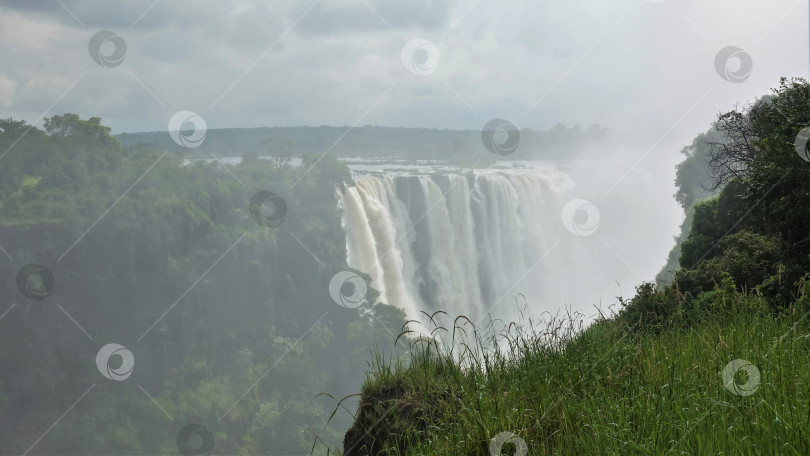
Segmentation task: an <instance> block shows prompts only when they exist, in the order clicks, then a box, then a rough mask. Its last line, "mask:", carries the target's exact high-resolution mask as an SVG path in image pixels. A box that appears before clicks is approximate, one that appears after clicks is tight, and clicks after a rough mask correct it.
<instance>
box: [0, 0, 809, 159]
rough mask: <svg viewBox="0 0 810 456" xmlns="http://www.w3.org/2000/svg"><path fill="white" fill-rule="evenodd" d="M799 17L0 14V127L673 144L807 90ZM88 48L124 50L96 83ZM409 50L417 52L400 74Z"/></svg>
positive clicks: (164, 7) (762, 12)
mask: <svg viewBox="0 0 810 456" xmlns="http://www.w3.org/2000/svg"><path fill="white" fill-rule="evenodd" d="M805 3H806V2H802V1H801V0H768V1H767V2H765V1H761V0H755V1H754V0H745V1H740V0H724V1H720V0H711V1H707V0H680V1H679V0H664V1H647V0H609V1H598V0H566V1H561V0H556V1H512V0H499V1H497V2H496V1H492V0H453V1H439V0H408V1H404V0H396V1H393V0H322V1H315V2H310V1H305V0H295V1H251V0H242V1H213V0H210V1H208V0H196V1H177V0H158V1H154V0H145V1H134V0H124V1H106V2H105V1H93V0H61V1H60V0H53V1H51V0H18V1H0V62H2V64H0V116H2V117H14V118H19V119H25V120H27V121H29V122H36V121H37V120H38V119H40V118H41V117H42V115H43V114H44V115H45V116H49V115H53V114H58V113H64V112H76V113H78V114H80V115H81V116H83V117H88V116H99V117H102V119H103V121H104V122H105V123H106V124H107V125H110V126H111V127H112V128H113V131H114V132H115V133H120V132H133V131H143V130H165V129H166V126H167V124H168V120H169V118H170V117H171V116H172V114H174V113H175V112H177V111H180V110H190V111H194V112H196V113H198V114H200V115H201V116H202V117H203V118H204V119H205V120H206V122H207V124H208V127H209V128H221V127H245V126H247V127H254V126H272V125H284V126H293V125H338V126H341V125H353V124H355V123H357V124H358V125H366V124H372V125H389V126H420V127H430V128H470V129H479V128H481V127H482V126H483V125H484V124H485V123H486V121H488V120H489V119H491V118H493V117H501V118H505V119H507V120H510V121H511V122H513V123H514V124H515V125H517V126H518V127H519V128H524V127H531V128H536V129H542V128H548V127H551V126H553V125H554V124H557V123H563V124H566V125H574V124H580V125H583V126H588V125H590V124H593V123H598V124H600V125H602V126H606V127H610V128H613V129H616V130H619V131H624V132H629V133H632V134H634V135H639V136H641V137H644V138H650V140H651V141H655V140H657V139H659V138H661V137H662V136H664V137H665V138H666V142H671V143H673V144H682V143H685V142H688V140H689V139H691V138H692V137H693V136H695V134H696V133H698V132H699V131H703V130H705V129H706V128H707V127H708V125H709V123H710V122H711V120H712V118H713V116H714V115H715V114H716V113H718V112H719V111H722V110H726V109H728V108H729V107H731V106H732V105H733V103H735V102H737V101H745V100H750V99H752V98H754V97H756V96H760V95H762V94H765V93H767V91H768V89H769V88H770V87H773V86H775V85H776V84H777V83H778V78H779V77H780V76H783V75H785V76H807V73H808V67H810V64H809V63H808V48H807V43H808V32H807V29H808V11H807V8H808V6H807V4H805ZM102 30H108V31H111V32H113V33H114V34H117V35H118V36H119V37H120V40H119V41H118V43H119V45H120V43H121V42H123V43H125V45H126V52H125V54H123V55H124V58H123V61H121V62H112V64H110V65H109V67H105V66H103V65H100V64H98V63H96V62H95V61H94V59H93V58H91V55H90V54H91V53H90V52H89V47H91V46H92V45H91V43H90V41H91V38H92V37H93V36H94V35H95V34H96V33H97V32H99V31H102ZM412 39H421V40H426V41H427V42H429V43H432V44H427V45H426V46H427V47H425V46H422V47H421V48H419V47H416V48H414V49H417V52H415V53H411V52H410V51H407V52H406V54H408V55H412V56H413V59H409V58H405V59H404V58H403V52H402V51H403V47H404V46H405V44H406V43H407V42H409V41H410V40H412ZM115 40H116V39H112V40H107V41H106V42H105V43H103V46H102V48H101V55H102V57H104V56H105V55H110V53H112V52H113V51H114V50H115ZM423 43H424V42H423ZM433 45H435V50H436V51H438V54H436V53H435V52H433V48H432V46H433ZM727 46H737V47H739V48H741V49H743V50H744V51H745V52H746V53H747V54H748V55H750V57H751V61H752V63H753V67H752V71H751V73H750V76H749V77H747V79H745V80H743V81H740V82H729V81H725V80H724V79H723V78H722V77H721V76H720V75H719V74H718V72H717V70H716V68H715V57H716V55H717V54H718V52H719V51H720V50H721V49H723V48H725V47H727ZM419 49H421V50H419ZM118 50H119V51H122V49H120V48H119V49H118ZM96 57H97V58H98V53H96ZM435 57H438V60H436V61H435V62H436V64H435V65H433V63H434V62H433V61H431V59H432V58H435ZM426 58H427V61H426V60H425V59H426ZM404 61H407V62H416V63H415V65H417V71H416V72H417V73H418V72H420V71H418V70H419V68H422V71H421V72H423V73H429V74H415V72H414V71H411V70H413V67H412V68H410V69H409V68H408V67H407V66H406V64H404V63H403V62H404ZM739 64H740V61H738V60H735V59H732V61H731V62H730V63H729V65H730V67H729V68H730V69H731V71H734V70H736V66H739ZM419 65H422V66H421V67H420V66H419ZM425 65H427V67H425ZM40 123H41V122H40Z"/></svg>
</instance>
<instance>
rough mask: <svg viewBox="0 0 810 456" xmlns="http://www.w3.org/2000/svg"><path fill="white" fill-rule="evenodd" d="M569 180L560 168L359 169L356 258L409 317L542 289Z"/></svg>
mask: <svg viewBox="0 0 810 456" xmlns="http://www.w3.org/2000/svg"><path fill="white" fill-rule="evenodd" d="M566 183H567V178H566V176H565V175H564V174H562V173H560V172H558V171H555V170H552V169H527V170H476V171H474V172H473V171H468V172H466V173H445V174H430V175H427V174H423V175H406V174H399V175H381V176H367V177H362V178H358V179H357V180H356V183H355V185H354V186H352V187H349V188H348V189H347V190H346V191H345V192H344V193H343V194H342V195H341V199H342V201H341V206H342V207H343V225H344V229H345V231H346V244H347V251H348V259H347V260H348V264H349V266H350V267H352V268H355V269H357V270H360V271H363V272H365V273H367V274H369V276H370V277H371V284H370V285H371V286H372V287H374V288H375V289H377V290H379V292H380V301H381V302H384V303H386V304H391V305H395V306H397V307H399V308H401V309H403V310H404V311H405V313H406V315H407V316H408V318H412V319H417V318H418V314H419V311H420V310H424V311H427V312H433V311H436V310H444V311H445V312H448V313H449V314H451V315H467V316H470V317H472V318H477V317H479V316H481V315H483V314H485V313H488V312H489V311H490V310H491V309H492V308H493V306H496V305H498V304H499V302H500V301H502V300H504V299H508V300H510V301H511V300H512V299H513V296H514V295H516V294H518V293H521V292H526V291H527V288H532V289H533V291H540V292H542V287H543V277H544V276H543V271H544V270H545V269H547V267H548V265H546V264H544V263H543V261H542V259H543V255H544V252H546V250H547V249H548V247H549V244H550V238H551V235H550V233H551V232H552V231H555V232H556V231H557V229H558V227H559V226H560V222H559V214H560V203H559V201H558V195H559V194H560V191H561V188H562V187H563V186H564V185H565V184H566Z"/></svg>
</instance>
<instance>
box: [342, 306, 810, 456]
mask: <svg viewBox="0 0 810 456" xmlns="http://www.w3.org/2000/svg"><path fill="white" fill-rule="evenodd" d="M719 313H720V312H714V314H711V315H708V314H707V316H706V317H704V318H702V319H701V321H699V322H696V323H692V324H691V325H689V326H685V325H683V326H679V327H677V328H675V327H671V328H669V329H659V330H651V331H646V332H632V331H629V330H628V329H626V327H625V326H624V325H622V324H620V323H619V320H618V319H617V318H612V319H602V320H600V321H598V322H596V323H595V324H593V325H591V326H590V327H588V328H587V329H586V330H584V331H582V330H580V326H579V325H581V324H582V322H581V320H579V321H577V320H576V319H575V318H571V317H568V318H566V319H565V320H555V321H553V322H551V323H550V324H549V325H548V326H546V325H540V324H538V323H537V322H531V321H530V322H528V323H526V324H524V325H521V326H518V325H512V326H511V327H510V328H509V331H502V332H500V333H499V334H498V336H497V337H493V336H492V335H491V334H490V336H489V337H487V336H485V335H484V334H485V333H487V328H485V329H478V328H475V327H473V326H471V324H470V323H469V322H468V321H467V320H466V319H457V320H456V322H455V323H454V322H449V324H448V325H446V327H449V329H444V327H442V328H441V330H437V331H436V333H437V334H440V335H442V337H443V339H444V344H436V345H431V347H429V349H428V350H427V351H425V350H414V351H412V352H411V359H410V361H409V362H408V363H400V362H392V361H385V360H384V359H382V358H381V357H378V358H377V360H376V361H375V362H374V363H373V366H372V367H373V369H372V373H371V374H370V376H369V379H368V380H367V382H366V383H365V385H364V386H363V390H362V393H363V395H362V397H361V401H360V408H359V410H358V413H357V416H356V422H355V427H354V428H353V430H354V431H355V432H356V433H359V435H365V440H363V443H362V444H358V445H357V446H356V447H355V448H354V449H353V450H352V451H349V452H347V453H346V456H348V455H351V454H385V455H426V456H429V455H442V456H448V455H465V456H466V455H490V454H491V453H490V450H489V444H490V441H491V439H493V438H494V437H495V436H496V435H498V434H499V433H502V432H512V433H514V434H516V435H517V436H518V437H520V438H521V439H523V440H524V441H525V442H526V445H527V447H528V454H530V455H539V454H555V455H605V454H622V455H626V454H644V455H647V454H673V455H676V454H677V455H680V454H724V455H736V454H788V455H790V454H796V455H807V454H810V335H808V331H809V330H810V324H808V323H807V321H806V319H802V318H801V317H802V314H801V312H796V311H793V312H792V313H791V312H788V313H787V314H783V315H773V314H770V313H768V312H766V311H763V310H758V309H753V308H752V309H747V310H745V311H741V310H740V309H735V310H733V311H732V310H729V311H725V312H722V315H719ZM437 326H441V325H438V324H437ZM454 328H455V330H454ZM491 328H492V325H490V326H489V329H491ZM465 332H466V337H465V336H464V333H465ZM490 332H491V331H490ZM447 339H450V341H449V342H448V341H447ZM403 340H404V338H401V339H400V341H399V343H402V341H403ZM495 340H498V341H500V346H501V347H502V348H501V349H491V348H490V349H487V348H486V347H492V346H493V345H492V344H493V341H495ZM440 347H442V348H440ZM451 349H452V353H451V352H450V351H451ZM734 359H744V360H747V361H748V362H750V363H751V364H753V365H754V366H756V367H757V368H758V369H759V371H760V373H761V380H760V382H759V384H758V387H757V389H756V390H755V391H754V392H753V394H751V395H749V396H742V395H738V394H735V393H733V392H731V391H730V390H729V389H727V388H726V385H725V383H724V381H723V377H722V372H723V370H724V368H725V366H726V365H727V364H728V363H729V362H731V361H732V360H734ZM734 380H735V382H736V383H737V384H744V383H745V382H746V381H747V374H746V373H745V372H743V371H740V372H738V373H737V375H736V376H735V377H734ZM363 444H365V445H366V446H367V448H366V449H361V447H362V445H363ZM368 447H372V448H370V449H371V451H368ZM514 450H515V449H514V447H513V444H512V443H507V444H506V445H505V446H504V447H503V454H513V453H514ZM338 453H340V452H338ZM494 454H497V453H494Z"/></svg>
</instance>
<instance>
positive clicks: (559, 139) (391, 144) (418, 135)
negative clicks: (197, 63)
mask: <svg viewBox="0 0 810 456" xmlns="http://www.w3.org/2000/svg"><path fill="white" fill-rule="evenodd" d="M348 128H349V127H327V126H321V127H262V128H222V129H211V130H208V132H207V134H206V137H205V141H204V142H203V143H202V145H200V147H198V148H196V149H186V148H183V147H181V146H179V145H177V144H175V142H174V141H172V139H171V137H170V136H169V135H167V134H166V132H165V131H153V132H143V133H121V134H119V135H115V136H116V137H117V138H118V139H119V140H120V141H121V143H122V145H123V146H124V147H125V148H127V147H131V146H140V147H153V148H157V149H162V150H168V151H170V152H177V153H182V154H183V156H186V157H188V158H211V154H215V155H216V156H217V157H241V156H243V155H245V154H251V155H253V154H257V155H274V156H284V155H293V156H301V155H307V154H312V153H323V152H324V151H326V150H328V149H330V148H332V150H331V151H332V152H334V153H335V154H336V155H338V156H343V157H377V156H382V155H384V156H388V157H391V156H394V157H400V158H406V159H415V160H416V159H441V160H455V159H459V158H464V157H468V156H469V154H470V152H471V151H478V150H480V151H485V149H484V146H483V144H482V142H481V132H480V131H479V130H437V129H429V128H398V127H378V126H363V127H356V128H353V129H351V130H350V131H348V133H347V132H346V131H347V130H348ZM344 134H345V137H344V138H343V139H340V138H341V136H343V135H344ZM616 136H617V135H616V134H615V133H613V132H611V131H609V130H607V129H604V128H601V127H600V126H598V125H592V126H590V127H588V128H582V127H580V126H578V125H576V126H574V127H566V126H563V125H559V124H558V125H556V126H554V127H552V128H551V129H549V130H544V131H540V130H532V129H529V128H524V129H522V130H520V146H519V147H518V148H517V150H516V151H515V152H514V154H512V155H510V156H509V158H510V159H515V160H553V161H567V160H571V159H574V158H577V157H578V156H582V155H583V152H586V151H588V150H590V149H591V148H593V147H596V146H597V145H600V144H604V142H606V141H610V140H612V139H615V138H616ZM339 139H340V141H338V140H339ZM335 143H337V144H335Z"/></svg>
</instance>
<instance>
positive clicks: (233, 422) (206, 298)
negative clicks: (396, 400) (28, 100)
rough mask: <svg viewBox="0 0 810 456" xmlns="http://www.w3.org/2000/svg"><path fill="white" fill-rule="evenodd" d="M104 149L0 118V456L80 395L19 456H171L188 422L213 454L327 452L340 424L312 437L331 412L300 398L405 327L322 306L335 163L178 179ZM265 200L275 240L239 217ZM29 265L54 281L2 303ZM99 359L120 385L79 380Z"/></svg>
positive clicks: (367, 313) (117, 147) (350, 369)
mask: <svg viewBox="0 0 810 456" xmlns="http://www.w3.org/2000/svg"><path fill="white" fill-rule="evenodd" d="M109 132H110V130H109V128H108V127H106V126H103V125H101V121H100V119H98V118H91V119H88V120H84V119H81V118H79V117H78V116H77V115H75V114H65V115H61V116H54V117H51V118H48V119H46V120H45V130H44V131H43V130H40V129H38V128H35V127H30V126H28V125H26V124H25V122H21V121H15V120H12V119H6V120H0V150H2V151H6V150H8V152H7V153H6V155H5V156H4V157H3V158H2V159H0V246H2V247H3V248H5V249H6V250H7V251H8V252H9V254H10V255H11V257H12V258H14V260H13V261H5V262H3V263H2V264H0V276H2V277H4V278H6V279H4V280H3V281H2V282H0V287H2V293H3V296H7V297H10V299H9V300H7V303H6V304H5V306H6V307H5V308H4V309H2V311H5V310H7V307H8V306H9V305H11V304H12V303H13V304H14V307H13V308H12V309H11V310H10V311H9V312H8V313H7V314H6V315H5V316H4V317H3V321H2V325H3V326H2V328H3V330H2V332H0V343H2V345H3V346H4V347H6V349H4V350H0V365H2V366H3V368H2V369H0V422H2V424H3V425H2V426H0V453H12V454H21V453H23V452H25V451H26V450H27V449H28V446H30V445H31V443H33V442H34V441H36V440H37V438H38V437H39V436H40V435H42V432H44V430H46V429H48V427H49V426H50V425H51V424H53V422H54V421H55V420H56V419H57V418H58V417H59V414H61V413H62V412H63V411H64V410H67V409H68V408H69V407H70V406H71V404H72V403H73V401H75V400H76V399H77V398H78V397H79V395H80V394H81V392H83V391H85V390H86V389H87V388H88V387H89V386H90V385H92V384H96V385H97V386H96V387H95V388H94V390H93V391H91V393H89V394H88V396H87V397H86V398H85V399H83V400H82V402H81V404H80V405H78V406H76V408H75V409H74V410H73V411H71V413H70V414H69V416H67V417H66V418H65V419H64V420H63V421H61V422H60V423H59V426H57V427H56V428H54V430H53V432H51V433H50V434H49V435H48V437H47V439H43V440H42V441H41V442H39V443H37V446H36V447H35V448H34V449H33V452H34V453H53V454H80V453H81V454H88V453H89V454H110V453H112V454H176V453H177V451H178V450H177V447H176V444H175V441H174V440H175V437H176V435H177V432H178V431H179V430H180V428H181V427H182V426H183V425H185V424H187V423H199V424H202V425H203V426H206V427H207V428H209V429H210V430H211V432H212V433H213V434H214V436H215V448H214V452H215V453H219V454H234V453H237V452H245V453H250V454H304V453H308V452H309V451H310V450H311V449H312V443H313V441H315V440H316V434H315V433H314V432H315V431H314V430H317V438H318V439H320V441H319V442H320V443H319V445H318V446H317V449H316V451H317V452H318V453H321V452H323V451H325V449H324V444H323V442H324V441H327V442H332V443H334V442H337V441H339V439H340V435H341V432H342V430H343V429H345V428H346V427H348V425H349V420H350V418H351V417H350V416H349V414H348V413H343V414H340V415H338V416H337V417H336V419H335V421H334V422H333V425H332V426H330V427H329V428H327V429H323V427H322V424H323V423H324V422H325V421H326V420H327V418H328V416H329V412H330V411H331V405H332V404H330V403H329V402H328V401H326V400H324V398H323V397H322V398H318V399H315V398H314V397H313V396H314V395H315V393H313V392H318V391H330V392H334V393H336V394H344V393H348V392H350V391H354V390H355V388H356V385H358V384H360V383H361V382H362V380H363V378H364V370H365V367H366V364H365V359H366V358H367V354H368V347H369V345H370V344H376V345H377V346H378V347H380V349H381V350H385V351H393V348H392V343H393V337H391V336H390V334H389V331H392V329H391V328H396V329H395V331H398V330H399V328H400V327H401V326H402V323H403V320H404V316H403V315H402V314H401V312H397V311H396V309H391V308H388V306H382V305H377V306H373V305H372V304H376V299H377V297H378V293H377V292H376V291H374V290H370V292H369V294H368V298H369V304H368V306H367V308H362V309H360V310H350V309H343V308H341V307H339V306H337V305H336V304H335V303H333V302H332V301H331V298H330V297H329V294H328V284H329V280H330V278H331V276H332V275H333V274H334V273H335V272H337V271H338V270H341V269H346V264H345V261H346V260H345V259H346V252H345V239H344V234H343V229H342V227H341V219H340V213H339V212H338V206H337V200H336V193H337V192H336V189H338V188H340V187H341V186H344V185H346V184H348V183H350V182H351V177H350V174H349V171H348V168H347V167H346V166H345V165H343V164H341V163H340V162H338V161H337V160H336V159H335V157H334V156H333V155H331V154H329V155H326V156H323V157H322V158H321V159H320V160H319V159H318V157H319V156H320V154H319V155H318V156H314V155H313V156H312V157H311V158H309V159H308V161H307V162H306V164H305V165H304V166H302V167H299V168H292V167H278V166H275V165H274V163H272V162H270V161H268V160H255V161H253V162H251V161H250V160H247V161H246V162H245V163H242V164H240V165H237V166H228V165H223V164H220V163H217V162H213V163H204V162H202V161H197V162H191V163H184V161H183V160H182V159H181V158H180V157H177V156H176V155H175V154H172V153H167V152H166V151H165V150H163V149H159V148H155V147H152V146H149V145H144V144H141V145H136V146H129V147H126V148H124V147H122V145H121V144H120V143H119V141H118V140H117V139H115V138H114V137H112V136H110V135H109ZM167 138H168V135H167ZM12 146H13V147H12ZM293 184H295V186H294V188H293ZM265 189H268V190H271V191H273V192H275V193H277V194H279V195H281V196H282V198H284V200H285V202H286V203H287V206H288V213H287V217H286V218H285V219H284V221H283V223H282V225H281V226H279V227H278V228H276V229H270V228H267V227H264V226H260V225H259V224H257V223H256V222H255V221H254V220H253V219H252V218H251V215H250V214H249V213H248V210H247V209H248V201H249V200H250V198H251V197H252V196H253V195H254V194H255V193H256V192H258V191H259V190H265ZM293 234H294V236H295V238H294V237H293ZM296 238H297V239H296ZM77 239H79V242H76V241H77ZM237 241H238V242H237ZM299 241H300V242H301V243H303V244H304V245H306V246H307V248H308V249H309V250H310V251H311V252H312V253H314V254H315V255H316V256H317V257H318V260H315V259H313V258H312V256H310V254H309V253H308V252H307V250H305V249H304V248H302V246H301V244H299ZM74 242H75V245H73V246H72V247H71V245H72V244H74ZM69 247H70V248H69ZM229 249H230V250H229ZM226 252H228V253H227V254H225V253H226ZM4 257H5V256H4ZM282 259H283V261H282ZM28 262H37V263H41V264H44V265H45V266H46V267H47V268H49V269H50V270H51V272H52V273H53V274H54V276H55V278H56V287H55V288H54V291H53V293H52V294H51V295H50V296H49V297H48V299H47V300H45V301H42V302H38V301H33V300H29V299H26V298H25V297H23V296H22V295H21V294H20V293H19V291H18V290H17V289H16V285H15V281H14V277H15V274H16V272H17V270H18V269H19V268H20V267H21V266H22V265H23V264H25V263H28ZM212 265H214V266H213V267H212ZM209 268H211V269H210V270H209ZM175 300H177V302H175ZM173 303H174V305H173ZM57 306H61V308H62V309H64V312H65V313H67V314H69V315H70V318H67V317H66V316H65V313H63V311H60V310H59V308H58V307H57ZM167 309H168V311H167ZM321 317H322V320H321V321H320V323H318V324H317V325H315V326H312V325H313V324H314V323H315V322H316V321H318V319H319V318H321ZM71 319H73V320H75V321H76V322H78V323H79V324H80V325H81V326H82V328H84V329H85V330H86V331H87V333H88V334H90V335H91V336H92V339H93V340H92V341H90V339H89V338H87V337H86V336H85V335H84V334H83V333H82V332H81V331H80V330H79V329H78V328H77V327H76V325H74V323H73V322H72V321H71ZM375 321H380V322H382V324H378V323H375ZM358 326H362V327H363V332H362V333H360V334H358V333H357V332H356V331H353V330H352V328H355V327H358ZM148 328H151V329H150V330H149V331H148V333H146V334H145V333H144V332H145V331H147V329H148ZM302 334H306V337H305V338H303V339H300V340H299V338H300V336H301V335H302ZM141 336H143V338H142V340H140V338H141ZM108 342H116V343H121V344H122V345H124V346H126V347H127V348H129V349H130V350H132V352H133V353H134V355H135V358H136V367H135V370H134V373H133V375H132V377H131V378H130V379H128V380H127V381H125V382H120V383H119V382H113V381H107V380H106V379H104V378H103V377H102V376H101V375H100V373H99V372H98V370H97V369H96V367H95V364H94V362H93V360H94V357H95V355H96V353H97V351H98V349H99V348H100V346H101V345H103V344H106V343H108ZM136 385H139V386H140V387H142V388H143V389H144V391H147V392H148V394H149V395H150V396H151V398H152V399H154V402H152V400H151V399H150V398H149V397H147V395H145V394H143V392H142V391H141V390H140V389H139V388H138V387H136ZM161 409H162V410H161ZM164 411H165V412H166V413H165V414H164ZM279 413H281V414H282V415H283V419H281V418H279V416H278V414H279ZM167 414H168V416H167ZM169 416H171V417H172V419H169Z"/></svg>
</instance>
